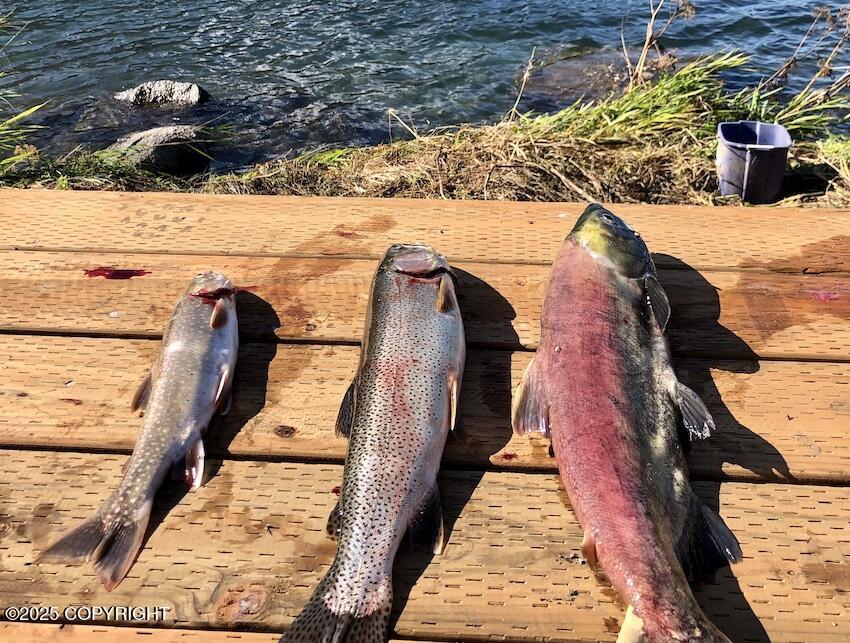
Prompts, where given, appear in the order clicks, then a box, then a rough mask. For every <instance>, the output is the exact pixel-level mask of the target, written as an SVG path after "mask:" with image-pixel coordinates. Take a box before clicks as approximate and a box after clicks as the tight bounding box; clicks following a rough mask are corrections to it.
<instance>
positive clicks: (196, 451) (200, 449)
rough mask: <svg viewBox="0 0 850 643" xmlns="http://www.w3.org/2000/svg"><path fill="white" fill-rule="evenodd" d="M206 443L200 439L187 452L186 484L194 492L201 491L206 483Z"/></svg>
mask: <svg viewBox="0 0 850 643" xmlns="http://www.w3.org/2000/svg"><path fill="white" fill-rule="evenodd" d="M204 460H205V454H204V441H203V440H202V439H201V438H200V436H199V437H197V438H196V439H195V441H194V442H192V444H191V445H190V446H189V450H188V451H186V484H188V485H189V486H190V487H191V488H192V491H194V490H195V489H199V488H200V486H201V485H202V484H203V482H204Z"/></svg>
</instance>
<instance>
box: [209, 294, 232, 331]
mask: <svg viewBox="0 0 850 643" xmlns="http://www.w3.org/2000/svg"><path fill="white" fill-rule="evenodd" d="M229 316H230V313H228V312H227V304H226V303H225V299H224V298H223V297H222V298H221V299H219V300H217V301H216V302H215V307H214V308H213V311H212V315H211V316H210V328H222V327H223V326H224V325H225V324H226V323H227V318H228V317H229Z"/></svg>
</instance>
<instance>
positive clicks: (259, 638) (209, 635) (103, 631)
mask: <svg viewBox="0 0 850 643" xmlns="http://www.w3.org/2000/svg"><path fill="white" fill-rule="evenodd" d="M0 639H4V640H10V641H11V640H14V641H32V642H40V643H48V642H52V641H83V642H86V643H87V642H88V641H96V642H97V643H125V642H130V641H132V642H136V643H138V642H141V641H145V643H149V642H150V641H152V640H155V641H156V642H157V643H213V642H221V643H227V642H229V641H232V642H234V643H239V642H241V641H244V643H278V641H279V640H280V634H279V633H269V632H233V631H231V632H222V631H218V630H183V629H177V630H173V629H172V630H169V629H155V628H150V627H115V626H109V625H80V624H61V625H48V624H44V623H0Z"/></svg>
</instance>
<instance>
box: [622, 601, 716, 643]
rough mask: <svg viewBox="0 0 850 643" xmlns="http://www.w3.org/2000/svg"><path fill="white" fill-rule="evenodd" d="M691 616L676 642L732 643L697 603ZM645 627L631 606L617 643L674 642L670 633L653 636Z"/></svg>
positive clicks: (627, 611)
mask: <svg viewBox="0 0 850 643" xmlns="http://www.w3.org/2000/svg"><path fill="white" fill-rule="evenodd" d="M689 616H690V618H689V619H688V623H687V624H686V625H685V626H683V627H682V630H681V631H680V632H678V633H677V634H678V636H677V637H676V640H683V641H689V642H690V643H732V642H731V641H730V640H729V638H728V637H727V636H726V635H725V634H724V633H723V632H721V631H720V630H719V629H718V627H717V626H716V625H715V624H714V623H712V622H711V621H709V620H708V618H707V617H706V615H705V614H703V612H702V610H701V609H700V608H699V605H697V604H696V601H694V605H693V607H692V611H691V612H690V613H689ZM645 625H646V624H645V623H644V620H643V619H642V618H641V617H640V616H638V615H637V614H635V611H634V608H633V607H632V606H631V605H629V608H628V609H627V610H626V618H625V619H623V625H622V626H621V627H620V633H619V634H618V635H617V643H660V642H661V641H665V642H666V641H670V640H672V637H671V636H670V633H664V634H658V633H655V634H653V633H651V632H650V631H648V628H646V627H645ZM649 629H651V628H649Z"/></svg>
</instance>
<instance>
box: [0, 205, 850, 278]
mask: <svg viewBox="0 0 850 643" xmlns="http://www.w3.org/2000/svg"><path fill="white" fill-rule="evenodd" d="M584 205H585V204H582V203H516V202H475V201H429V200H405V199H351V198H336V199H329V198H303V197H301V198H299V197H262V196H254V197H244V196H225V195H216V196H211V195H198V194H171V193H169V194H153V193H147V194H132V193H120V192H67V191H55V192H50V191H38V190H26V191H20V190H3V191H0V248H7V249H8V248H31V249H60V248H67V249H73V250H109V251H114V252H157V253H200V254H215V253H221V254H257V255H274V256H281V255H284V254H286V255H292V254H302V255H311V254H312V255H317V254H318V255H339V256H359V257H362V256H370V257H378V256H379V255H380V254H381V253H383V251H384V249H385V248H386V247H387V246H388V245H389V244H391V243H398V242H402V241H408V242H410V241H425V242H429V243H433V244H434V245H435V246H436V247H437V248H438V249H439V250H440V251H441V252H443V253H445V254H446V255H448V256H449V258H450V259H451V260H453V261H460V260H463V261H498V262H512V263H528V262H531V263H540V264H548V263H549V262H550V261H551V260H552V257H554V255H555V253H556V252H557V249H558V247H559V246H560V243H561V241H562V240H563V238H564V236H565V235H566V234H567V232H569V230H570V228H571V227H572V225H573V223H574V222H575V220H576V218H577V217H578V215H579V214H580V213H581V211H582V210H583V209H584ZM611 207H612V209H613V210H614V211H615V212H616V213H618V214H620V215H622V216H623V217H624V218H626V220H627V221H629V223H630V224H631V225H632V226H634V227H635V229H637V230H639V231H640V232H641V234H642V235H643V236H644V238H645V239H646V241H647V243H648V244H649V247H650V249H651V250H652V251H653V252H657V253H663V254H667V255H673V256H675V257H679V258H680V259H681V260H682V261H684V262H686V263H688V264H690V265H691V266H693V267H695V268H698V269H705V268H730V267H736V266H754V267H758V268H763V269H767V270H780V271H781V270H793V271H799V272H802V271H804V270H808V271H817V272H823V271H844V272H850V210H827V209H821V208H811V209H790V208H731V207H730V208H718V207H695V206H664V205H652V206H648V205H614V206H611ZM662 263H663V260H662Z"/></svg>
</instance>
